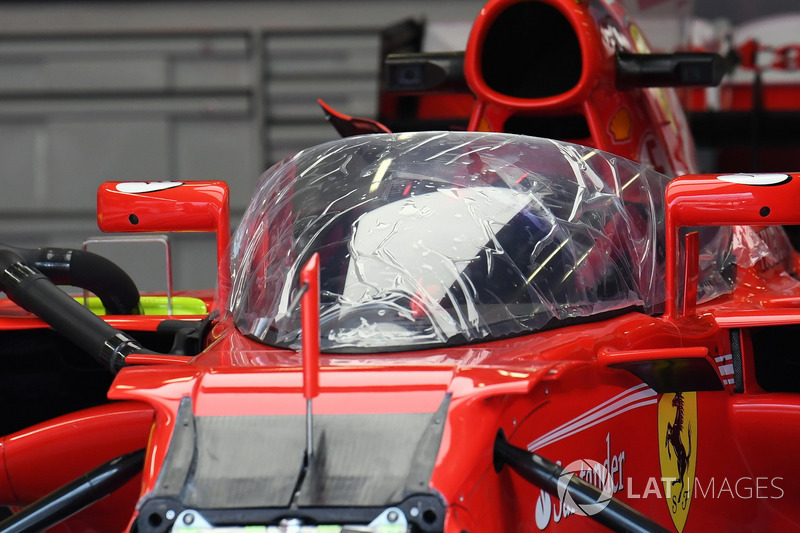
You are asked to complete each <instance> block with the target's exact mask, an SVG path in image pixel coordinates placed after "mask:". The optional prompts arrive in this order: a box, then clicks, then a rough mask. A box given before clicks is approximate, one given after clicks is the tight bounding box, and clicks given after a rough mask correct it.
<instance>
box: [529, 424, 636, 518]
mask: <svg viewBox="0 0 800 533" xmlns="http://www.w3.org/2000/svg"><path fill="white" fill-rule="evenodd" d="M605 448H606V454H605V455H606V457H605V459H604V460H603V462H602V463H601V462H600V461H596V460H594V459H578V460H577V461H573V462H571V463H569V464H568V465H567V466H565V467H564V469H563V471H562V472H561V475H560V476H559V477H558V482H557V485H556V492H557V499H556V498H553V497H552V496H551V495H550V494H548V493H547V492H545V491H543V490H541V491H539V497H538V498H537V500H536V511H535V518H536V527H538V528H539V530H544V529H546V528H547V526H549V525H550V523H551V522H552V523H556V524H557V523H559V522H561V521H562V520H564V519H566V518H569V517H570V516H572V515H579V516H592V515H596V514H597V513H600V512H602V511H603V509H605V508H606V506H608V504H609V503H610V502H611V497H612V495H613V494H615V493H617V492H619V491H621V490H623V489H624V488H625V485H624V483H623V479H624V478H623V466H624V463H625V458H626V453H625V450H621V451H618V452H617V451H616V450H614V451H615V452H616V453H612V446H611V434H610V433H607V434H606V439H605ZM557 464H558V465H561V462H560V461H558V462H557ZM576 476H577V477H579V478H581V479H582V480H584V481H585V482H587V483H590V484H592V485H594V486H595V487H597V488H598V489H600V491H601V492H600V494H599V496H598V498H597V500H596V501H594V502H587V503H583V504H578V503H576V502H575V501H574V500H573V499H572V496H571V495H570V493H569V492H568V491H567V487H568V486H569V483H570V482H571V481H572V480H573V478H574V477H576ZM629 479H630V478H629Z"/></svg>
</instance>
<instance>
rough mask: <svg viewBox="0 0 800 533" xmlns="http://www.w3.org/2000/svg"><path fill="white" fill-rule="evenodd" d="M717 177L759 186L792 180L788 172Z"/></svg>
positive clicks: (729, 181)
mask: <svg viewBox="0 0 800 533" xmlns="http://www.w3.org/2000/svg"><path fill="white" fill-rule="evenodd" d="M717 179H718V180H720V181H727V182H728V183H738V184H741V185H755V186H760V187H764V186H774V185H783V184H784V183H789V182H790V181H792V177H791V176H790V175H789V174H724V175H722V176H717Z"/></svg>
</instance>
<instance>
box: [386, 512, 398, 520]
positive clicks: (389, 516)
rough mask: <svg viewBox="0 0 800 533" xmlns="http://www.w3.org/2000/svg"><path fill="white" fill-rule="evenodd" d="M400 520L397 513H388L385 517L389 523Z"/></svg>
mask: <svg viewBox="0 0 800 533" xmlns="http://www.w3.org/2000/svg"><path fill="white" fill-rule="evenodd" d="M398 518H400V517H399V516H398V514H397V511H389V514H387V515H386V520H388V521H389V522H397V519H398Z"/></svg>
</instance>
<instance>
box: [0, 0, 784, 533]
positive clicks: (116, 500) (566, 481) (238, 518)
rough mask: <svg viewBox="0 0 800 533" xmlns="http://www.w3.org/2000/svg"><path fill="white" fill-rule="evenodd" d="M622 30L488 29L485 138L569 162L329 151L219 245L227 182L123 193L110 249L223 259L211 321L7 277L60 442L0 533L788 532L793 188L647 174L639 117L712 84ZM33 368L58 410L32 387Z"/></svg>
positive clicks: (398, 146) (4, 266)
mask: <svg viewBox="0 0 800 533" xmlns="http://www.w3.org/2000/svg"><path fill="white" fill-rule="evenodd" d="M520 22H526V23H527V24H528V25H529V29H528V30H527V33H526V35H537V31H539V30H540V31H541V32H552V31H555V29H558V32H559V35H560V33H561V32H563V31H565V28H566V30H569V32H571V33H569V32H568V35H571V36H572V37H574V38H575V40H574V43H573V44H574V49H572V51H571V55H570V56H569V57H570V58H571V60H573V61H578V62H579V66H575V65H572V67H571V68H572V77H571V78H570V80H571V81H570V80H566V81H565V80H564V79H562V80H561V81H560V82H559V83H558V84H549V83H545V85H546V94H544V95H542V94H539V93H535V92H534V93H529V92H527V91H533V90H544V89H537V87H540V85H541V84H539V83H538V82H536V81H535V75H536V74H537V72H530V73H528V74H530V77H528V78H525V79H526V83H525V84H524V86H523V88H522V89H517V88H512V87H510V86H506V85H504V84H503V83H501V82H500V81H499V78H498V77H493V76H499V74H497V73H496V72H494V71H492V72H494V73H493V74H490V72H489V70H487V69H488V67H487V65H486V64H485V63H483V62H482V59H481V58H482V57H484V56H485V55H487V54H489V51H496V49H495V48H493V47H494V46H502V44H503V42H505V41H504V40H503V39H505V38H506V37H509V36H513V37H514V38H517V33H518V32H519V31H521V30H520V26H519V24H520ZM543 23H544V25H543V26H541V24H543ZM535 24H540V26H534V25H535ZM504 25H505V26H504ZM537 28H538V30H537ZM512 30H513V31H512ZM631 31H632V30H631V26H630V25H629V23H628V22H627V21H626V20H625V19H624V18H622V17H621V15H620V13H619V12H618V5H617V4H615V3H613V2H612V3H611V5H610V7H607V6H606V5H605V4H603V3H600V2H596V1H591V2H574V1H572V0H570V1H566V0H564V1H559V0H548V1H547V2H535V1H527V2H513V1H508V0H504V1H496V2H490V3H489V4H488V5H487V7H486V9H484V11H483V12H482V13H481V15H480V16H479V18H478V20H477V21H476V24H475V28H474V29H473V36H472V37H471V39H470V47H469V48H468V50H467V53H466V55H465V56H464V61H465V62H464V65H465V71H466V73H467V81H468V83H469V84H470V86H471V87H474V91H475V94H476V100H477V101H478V106H477V107H476V109H477V111H476V113H475V117H477V118H474V119H473V125H476V124H477V125H478V126H480V124H482V123H483V122H482V121H483V120H484V119H485V121H486V123H487V124H489V126H491V127H489V128H488V129H497V128H498V126H497V125H498V124H502V128H506V127H507V125H508V121H509V120H512V119H513V120H515V121H516V120H521V121H522V122H523V123H526V124H528V125H530V124H539V123H538V122H536V120H537V119H536V118H535V117H536V116H537V113H541V112H544V111H546V110H550V111H549V115H548V116H550V117H551V118H553V119H554V121H555V122H556V123H558V124H560V125H562V126H563V125H567V124H574V122H573V121H576V120H577V121H578V122H581V119H580V118H578V119H576V118H575V117H576V116H577V117H583V119H582V120H584V121H585V125H586V128H585V129H583V128H582V129H581V130H580V131H582V132H584V133H586V135H584V136H582V137H581V138H580V139H571V140H581V141H583V142H582V143H581V144H576V143H572V142H566V141H564V140H555V139H544V138H541V137H533V136H530V135H520V134H517V133H508V132H497V131H492V132H483V131H462V132H447V131H436V132H408V133H396V134H391V133H382V134H372V135H360V136H353V137H348V138H345V139H342V140H338V141H332V142H329V143H326V144H323V145H320V146H317V147H313V148H309V149H307V150H304V151H302V152H300V153H298V154H297V155H295V156H294V157H291V158H288V159H286V160H285V161H283V162H280V163H278V164H277V165H275V166H274V167H272V168H271V169H270V170H268V171H267V172H266V173H265V174H264V176H263V177H262V178H261V180H260V182H259V184H258V186H257V189H256V191H255V192H254V195H253V199H252V202H251V204H250V206H249V208H248V209H247V211H246V213H245V215H244V217H243V219H242V221H241V224H240V225H239V226H238V228H237V229H236V231H235V233H234V234H233V236H232V237H231V236H230V235H231V234H230V231H229V216H228V197H227V186H226V185H225V184H224V183H222V182H152V183H130V182H125V183H120V182H108V183H106V184H104V185H103V186H102V187H101V188H100V190H99V192H98V223H99V226H100V228H101V229H103V230H104V231H108V232H175V231H213V232H216V233H217V242H218V246H217V249H218V253H219V255H220V268H219V271H218V290H217V291H216V292H215V291H208V292H207V293H193V294H185V295H181V297H182V298H183V299H182V300H180V301H173V302H171V305H172V307H171V308H170V310H171V312H170V313H168V312H166V310H165V306H164V305H163V299H161V298H160V297H159V296H158V295H147V296H145V297H140V296H139V294H138V291H137V290H136V288H135V286H132V285H131V283H130V282H129V281H128V280H127V277H126V275H125V273H124V272H123V271H121V270H120V269H118V268H117V267H116V266H115V265H113V264H111V263H109V262H107V261H105V260H103V259H102V258H99V257H96V256H94V255H92V254H89V253H86V252H83V251H74V250H53V249H46V250H22V249H16V248H12V247H9V246H4V247H3V249H2V250H0V284H2V288H3V290H4V292H5V293H6V295H7V296H8V298H9V299H8V300H3V301H2V302H0V311H1V312H2V319H0V342H2V347H0V350H2V353H3V357H4V359H6V360H7V361H11V362H12V363H13V364H9V365H8V366H9V367H10V368H9V371H11V370H16V373H15V374H14V375H13V379H9V380H8V382H7V383H8V386H9V387H10V386H13V384H14V382H15V380H18V381H23V382H25V383H26V384H27V386H28V387H30V388H32V389H33V390H35V391H36V396H44V397H47V398H53V400H52V401H50V402H47V401H42V400H41V399H38V400H35V401H33V404H34V405H36V406H37V407H40V408H41V409H42V411H43V412H42V415H41V416H44V415H53V414H58V416H55V418H51V419H47V420H38V419H37V417H38V416H40V415H38V414H36V413H31V414H29V415H27V418H26V417H25V415H24V413H23V414H19V413H17V414H14V413H9V416H16V417H17V418H18V419H19V420H18V422H19V423H30V424H33V425H31V426H30V427H26V428H23V429H19V428H15V429H13V430H12V431H11V432H10V434H8V435H7V436H5V437H4V438H3V439H2V441H1V442H0V444H1V445H2V456H0V457H1V458H2V463H0V470H1V471H2V475H0V502H2V503H3V504H4V505H7V506H9V507H10V508H11V509H12V510H13V512H14V513H13V514H11V515H10V516H9V517H8V518H6V519H5V520H4V521H2V522H0V531H2V532H11V531H39V530H51V531H57V532H74V531H81V532H87V531H134V532H137V533H156V532H173V533H179V532H183V533H189V532H197V533H199V532H223V531H224V532H240V531H241V532H243V531H265V532H272V531H275V532H278V531H287V532H288V531H297V532H353V531H362V532H391V533H395V532H397V533H399V532H437V531H442V532H444V531H446V532H448V533H450V532H462V531H469V532H486V531H492V532H494V531H539V530H551V529H552V530H564V529H567V530H586V529H589V530H591V529H595V530H605V529H607V528H611V529H613V530H618V531H676V530H677V531H687V532H690V531H702V530H708V529H709V528H712V527H713V528H715V529H722V530H730V531H736V530H738V531H751V530H753V529H758V530H769V529H773V530H778V529H781V530H782V529H789V528H796V527H797V526H798V524H800V511H798V508H797V505H796V503H797V501H798V497H799V495H800V482H799V481H798V479H800V476H798V475H797V474H798V472H797V467H796V464H795V463H796V462H795V461H794V453H793V452H794V450H793V445H792V443H794V442H796V441H797V440H798V437H800V424H798V422H797V420H795V419H796V418H797V417H798V413H800V395H798V392H800V385H798V383H799V382H800V380H798V377H800V376H798V365H797V362H796V357H795V355H794V353H793V352H792V348H791V345H792V339H793V338H795V337H796V332H797V330H798V326H799V325H800V312H798V308H800V282H799V281H798V280H797V279H796V276H795V272H796V268H797V263H798V261H797V259H798V256H797V254H796V253H795V251H794V250H793V249H792V248H791V245H790V244H789V242H788V239H787V238H786V234H785V233H784V232H783V230H782V229H781V226H780V225H782V224H798V223H800V214H798V212H797V210H796V207H795V206H796V203H797V200H798V196H800V174H790V173H787V174H757V175H745V174H727V175H685V176H681V177H678V178H675V179H672V180H671V179H670V178H669V177H667V176H665V175H664V174H661V173H659V172H657V171H656V170H654V169H653V168H652V166H653V165H652V164H651V163H653V160H652V159H649V160H647V161H638V162H634V161H633V160H631V159H630V158H637V157H638V155H641V154H642V153H643V152H642V151H641V150H638V148H639V147H641V146H644V147H647V146H648V143H647V140H646V139H648V138H652V140H653V143H652V144H651V146H653V147H655V149H657V150H659V153H661V154H663V156H664V157H666V158H667V159H666V161H667V162H668V163H669V167H668V168H669V169H672V170H673V171H674V170H676V169H682V168H684V167H686V168H691V166H692V165H693V162H692V161H691V158H690V156H691V149H690V147H687V145H686V144H685V143H686V142H687V138H686V137H683V136H681V135H679V133H680V131H681V128H682V120H683V119H682V114H681V113H680V110H679V109H675V108H671V107H670V106H669V103H670V102H671V101H672V96H671V94H672V93H671V92H670V91H669V90H668V89H663V88H660V87H659V88H656V89H652V88H643V87H644V86H647V85H665V84H671V83H674V82H675V79H676V78H675V71H678V72H679V74H678V75H677V77H678V78H681V76H683V77H684V78H685V77H687V76H688V78H690V79H691V80H698V79H699V78H698V76H700V77H703V76H705V75H706V74H704V72H706V71H705V67H702V65H703V64H706V63H707V59H708V57H707V56H702V57H700V59H699V61H700V62H699V63H696V62H695V61H696V60H697V59H696V58H695V57H692V58H690V57H689V56H680V57H676V56H669V57H667V56H653V57H646V56H644V55H641V54H640V52H639V51H636V50H635V49H634V48H631V47H632V46H633V45H632V44H631V43H632V42H633V41H632V39H633V37H632V36H634V35H636V31H635V30H634V31H633V34H632V33H631ZM567 40H569V39H567ZM498 41H499V42H498ZM512 41H513V42H514V43H517V45H518V44H519V40H518V39H517V40H512ZM642 42H643V41H642ZM492 57H496V56H492ZM654 61H655V63H654ZM712 63H713V62H712ZM531 64H534V65H536V64H535V63H531ZM469 65H472V66H469ZM664 65H667V66H668V67H669V68H666V69H665V68H664ZM698 65H701V66H698ZM536 66H537V68H540V66H538V65H536ZM712 66H713V64H712ZM522 67H524V65H522ZM522 67H520V68H522ZM514 68H516V65H514ZM665 70H666V71H669V72H667V73H666V74H665V72H664V71H665ZM653 72H655V73H656V74H653ZM670 72H671V74H670ZM686 72H689V74H686ZM681 73H682V74H681ZM538 74H539V75H543V73H541V72H539V73H538ZM543 79H544V78H543ZM476 80H483V82H484V83H485V86H481V85H480V83H477V82H476ZM659 80H660V81H659ZM678 81H680V80H678ZM618 85H620V86H623V87H627V88H626V89H625V90H624V91H621V90H620V89H619V87H618ZM504 91H505V92H504ZM520 91H522V92H520ZM548 91H549V93H548ZM553 91H556V92H557V94H550V93H552V92H553ZM615 94H616V95H617V97H616V98H615V97H614V95H615ZM548 99H549V100H548ZM537 101H538V102H539V103H540V104H541V105H540V106H539V107H536V106H535V105H533V103H536V102H537ZM543 102H544V103H543ZM548 102H549V104H548V105H545V104H546V103H548ZM659 102H661V103H660V104H659ZM603 106H608V107H603ZM661 106H663V107H661ZM623 110H624V111H623ZM651 113H658V114H659V116H661V117H662V118H663V117H669V119H670V120H671V121H670V120H668V121H667V122H663V121H661V122H658V121H656V122H654V121H652V120H651V118H652V115H651ZM564 117H566V120H564V121H561V120H559V119H560V118H564ZM570 117H571V118H570ZM581 123H583V122H581ZM493 125H494V126H493ZM475 129H481V128H480V127H476V128H475ZM561 131H563V130H561ZM568 131H572V132H574V131H578V130H570V129H568ZM665 131H666V133H665ZM620 132H627V136H625V135H623V136H622V137H620V135H619V133H620ZM623 141H624V142H623ZM615 143H617V144H615ZM645 152H646V150H645ZM625 155H627V157H625ZM53 282H55V283H60V284H68V285H74V286H78V287H83V288H86V289H88V290H90V291H91V292H92V293H94V294H96V295H97V297H98V298H97V300H98V301H95V300H94V299H90V300H89V302H88V303H89V304H90V306H94V307H93V308H94V312H93V311H92V310H90V309H87V308H86V307H85V306H84V305H82V304H81V302H79V301H76V299H75V298H73V297H72V296H69V295H67V294H66V293H65V292H63V291H62V290H61V289H59V288H58V287H56V286H55V285H54V284H53ZM178 304H179V305H178ZM20 307H21V308H22V309H21V308H20ZM96 313H99V314H100V316H98V314H96ZM181 313H183V314H181ZM80 352H85V353H80ZM81 357H83V358H81ZM30 359H33V360H34V363H38V364H41V365H51V371H50V372H48V373H45V374H43V375H44V376H47V378H48V380H43V379H39V380H28V381H25V379H26V376H29V375H31V374H32V371H30V370H27V369H29V368H30V367H31V366H32V365H31V363H30ZM26 364H27V366H26ZM101 367H104V369H103V372H105V374H104V375H107V376H109V378H108V380H104V379H103V376H102V375H97V374H96V372H97V371H98V370H99V369H101ZM75 369H77V370H75ZM61 376H67V377H68V379H65V380H63V381H64V382H66V381H74V379H70V378H72V377H73V376H81V377H82V378H84V381H82V382H81V383H79V384H77V385H74V384H72V385H73V386H72V388H70V384H68V383H63V389H64V390H63V391H62V387H61V386H56V385H54V384H56V383H58V384H61V382H60V381H58V379H59V377H61ZM111 377H113V380H112V379H111ZM109 381H110V385H109V384H108V383H109ZM98 383H99V384H100V385H97V384H98ZM98 387H102V388H103V389H106V388H107V399H108V400H107V401H106V399H105V398H102V399H97V398H94V397H92V396H91V395H89V394H87V391H88V390H93V389H94V388H98ZM62 393H63V394H62ZM67 399H68V400H70V402H73V403H74V404H75V405H78V404H81V405H80V407H82V408H80V409H78V408H77V407H75V408H74V409H73V403H70V402H68V401H67ZM50 404H56V405H50ZM46 408H48V409H49V410H47V409H46ZM18 410H20V411H21V409H9V411H18ZM59 413H60V414H59Z"/></svg>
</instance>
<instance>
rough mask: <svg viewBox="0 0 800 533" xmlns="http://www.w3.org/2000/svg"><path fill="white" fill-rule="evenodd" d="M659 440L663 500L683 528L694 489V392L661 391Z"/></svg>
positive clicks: (695, 421) (680, 527)
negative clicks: (662, 392)
mask: <svg viewBox="0 0 800 533" xmlns="http://www.w3.org/2000/svg"><path fill="white" fill-rule="evenodd" d="M658 442H659V450H660V451H659V456H660V462H661V478H662V479H663V480H664V500H665V501H666V502H667V507H668V508H669V514H670V516H671V517H672V522H673V523H674V524H675V527H676V528H677V530H678V532H681V531H683V527H684V525H686V517H687V515H688V514H689V505H690V504H691V503H692V496H693V492H694V472H695V466H696V464H697V461H696V457H697V393H696V392H678V393H675V394H672V393H670V394H664V395H663V396H662V397H661V400H659V402H658Z"/></svg>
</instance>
